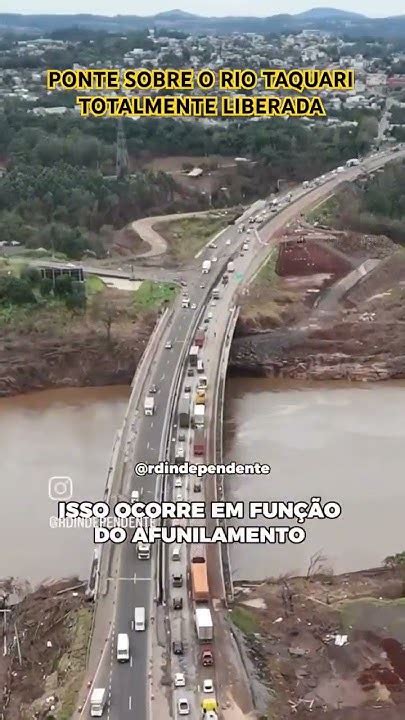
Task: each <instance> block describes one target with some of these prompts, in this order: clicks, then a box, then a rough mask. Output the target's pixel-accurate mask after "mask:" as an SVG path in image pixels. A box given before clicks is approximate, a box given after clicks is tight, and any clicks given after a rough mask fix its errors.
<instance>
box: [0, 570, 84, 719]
mask: <svg viewBox="0 0 405 720" xmlns="http://www.w3.org/2000/svg"><path fill="white" fill-rule="evenodd" d="M25 591H26V588H24V590H23V592H24V597H23V599H22V600H20V601H18V598H17V594H18V595H19V594H20V593H21V592H22V588H21V587H19V588H17V587H16V586H15V584H14V582H13V580H8V581H4V582H2V584H1V614H2V620H3V653H2V655H1V657H0V682H1V686H2V688H3V695H2V701H1V710H0V717H1V718H2V720H31V719H32V718H36V720H50V719H51V718H52V720H69V718H71V717H72V714H73V712H74V710H75V707H76V701H77V693H78V691H79V690H80V687H81V685H82V682H83V674H84V670H85V666H86V654H87V647H88V640H89V635H90V629H91V622H92V604H91V603H89V602H87V601H86V596H85V584H83V583H82V582H79V581H78V580H77V579H76V578H73V579H72V578H70V579H67V580H64V581H58V582H54V583H49V584H44V585H41V586H40V587H39V588H38V589H37V590H35V591H34V592H31V593H27V594H25Z"/></svg>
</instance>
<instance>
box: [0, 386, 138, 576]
mask: <svg viewBox="0 0 405 720" xmlns="http://www.w3.org/2000/svg"><path fill="white" fill-rule="evenodd" d="M128 397H129V389H128V388H127V387H106V388H74V389H71V388H66V389H62V390H49V391H44V392H38V393H32V394H30V395H23V396H20V397H16V398H2V399H1V400H0V456H1V459H2V468H1V503H0V547H1V548H2V552H1V569H0V577H3V578H4V577H8V576H13V577H19V578H23V579H27V580H29V581H30V582H31V583H33V584H35V583H37V582H39V581H41V580H43V579H45V578H52V577H65V576H69V575H71V574H78V575H79V576H80V577H83V578H85V577H87V576H88V574H89V570H90V563H91V559H92V553H93V547H92V539H91V530H90V529H86V528H74V529H73V528H53V529H52V528H51V527H50V520H49V519H50V517H51V516H54V515H56V502H55V501H52V500H51V499H50V497H49V491H50V493H51V494H54V493H55V489H52V487H51V488H50V478H52V477H55V476H60V477H67V478H70V479H71V483H72V491H73V499H78V500H84V499H89V500H101V499H102V498H103V493H104V487H105V482H106V479H107V473H108V468H109V464H110V457H111V451H112V447H113V443H114V438H115V434H116V432H117V430H118V428H119V427H120V426H121V424H122V422H123V419H124V415H125V410H126V406H127V402H128ZM63 483H64V484H63ZM68 485H69V480H65V481H61V482H60V483H59V485H58V487H57V488H56V489H57V490H58V491H59V492H60V493H62V492H63V490H64V488H66V492H68V491H69V487H68Z"/></svg>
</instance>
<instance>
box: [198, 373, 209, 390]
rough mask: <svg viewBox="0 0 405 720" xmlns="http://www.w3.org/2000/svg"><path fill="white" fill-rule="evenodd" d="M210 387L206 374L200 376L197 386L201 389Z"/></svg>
mask: <svg viewBox="0 0 405 720" xmlns="http://www.w3.org/2000/svg"><path fill="white" fill-rule="evenodd" d="M207 387H208V380H207V376H206V375H200V377H199V378H198V383H197V388H198V389H199V390H200V389H201V390H206V389H207Z"/></svg>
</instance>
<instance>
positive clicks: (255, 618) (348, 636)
mask: <svg viewBox="0 0 405 720" xmlns="http://www.w3.org/2000/svg"><path fill="white" fill-rule="evenodd" d="M231 617H233V619H234V622H235V624H236V625H237V626H238V627H239V628H240V629H241V630H242V632H243V634H244V638H245V646H246V648H247V653H248V655H249V657H250V659H251V661H252V663H253V666H254V667H255V672H256V675H257V678H258V679H259V681H260V682H261V683H262V684H263V685H264V686H266V687H267V688H268V689H269V691H270V695H271V698H272V699H271V700H270V703H269V711H268V715H267V717H272V718H274V720H287V718H291V717H296V718H303V719H304V718H306V717H308V715H309V713H310V716H311V717H312V718H313V719H314V720H317V719H318V718H319V720H321V718H324V719H325V720H374V718H381V719H382V718H384V720H399V719H400V718H403V717H404V713H405V692H404V680H405V651H404V649H403V647H404V642H405V635H404V625H403V617H404V581H403V573H401V571H400V570H399V569H396V570H395V569H388V568H387V569H385V568H381V569H376V570H369V571H363V572H357V573H350V574H345V575H338V576H334V575H333V573H332V572H330V571H329V572H327V571H325V572H324V574H322V575H315V576H311V575H310V576H309V577H306V578H302V577H299V578H288V577H286V578H282V579H280V580H269V581H266V582H263V583H260V584H256V585H255V586H252V585H250V586H249V585H246V586H245V587H243V586H239V587H238V588H237V601H236V603H235V606H234V609H233V612H232V613H231Z"/></svg>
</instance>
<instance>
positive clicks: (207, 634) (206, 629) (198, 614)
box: [195, 607, 214, 642]
mask: <svg viewBox="0 0 405 720" xmlns="http://www.w3.org/2000/svg"><path fill="white" fill-rule="evenodd" d="M195 628H196V630H197V637H198V639H199V640H200V642H209V641H210V640H212V639H213V637H214V623H213V622H212V617H211V611H210V609H209V608H205V607H204V608H196V610H195Z"/></svg>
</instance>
